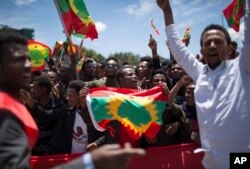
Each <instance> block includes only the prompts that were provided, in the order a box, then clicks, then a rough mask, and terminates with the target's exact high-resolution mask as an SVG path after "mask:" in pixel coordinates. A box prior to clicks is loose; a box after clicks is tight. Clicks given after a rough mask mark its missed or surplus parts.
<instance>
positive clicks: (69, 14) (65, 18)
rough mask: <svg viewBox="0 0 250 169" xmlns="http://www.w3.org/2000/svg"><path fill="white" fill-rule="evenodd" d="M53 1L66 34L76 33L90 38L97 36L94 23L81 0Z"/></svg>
mask: <svg viewBox="0 0 250 169" xmlns="http://www.w3.org/2000/svg"><path fill="white" fill-rule="evenodd" d="M54 2H55V5H56V7H57V11H58V14H59V16H60V19H61V22H62V24H63V27H64V31H65V33H66V34H67V36H70V35H71V34H72V33H76V34H81V35H84V36H85V37H86V38H90V39H91V40H93V39H97V38H98V33H97V30H96V27H95V24H94V22H93V20H92V18H91V17H90V15H89V13H88V11H87V8H86V6H85V4H84V1H83V0H54Z"/></svg>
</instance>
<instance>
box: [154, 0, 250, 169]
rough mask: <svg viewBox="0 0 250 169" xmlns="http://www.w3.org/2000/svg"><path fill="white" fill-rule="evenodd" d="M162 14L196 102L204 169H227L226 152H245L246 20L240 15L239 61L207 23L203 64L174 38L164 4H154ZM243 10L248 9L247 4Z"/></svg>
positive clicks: (248, 144) (249, 70) (226, 39)
mask: <svg viewBox="0 0 250 169" xmlns="http://www.w3.org/2000/svg"><path fill="white" fill-rule="evenodd" d="M157 3H158V6H159V7H160V8H161V9H162V10H163V14H164V18H165V25H166V34H167V38H168V42H169V44H170V48H171V52H172V53H173V55H174V56H175V59H176V61H177V63H178V64H180V65H181V66H182V67H183V69H184V70H185V71H186V72H187V73H188V74H189V76H190V77H191V78H192V79H193V80H194V82H195V83H196V87H195V91H194V94H195V102H196V108H197V116H198V121H199V127H200V138H201V144H202V148H201V149H200V151H204V153H205V154H204V158H203V161H202V163H203V165H204V167H205V168H211V169H216V168H219V169H224V168H229V156H230V153H231V152H250V132H249V127H250V123H249V121H250V113H249V112H250V87H249V86H250V54H249V53H250V33H249V31H248V30H249V29H250V18H249V11H246V16H245V35H244V40H243V42H242V44H243V46H242V49H241V51H240V53H241V56H239V57H238V58H236V59H234V60H225V58H227V56H228V54H229V53H228V52H229V45H230V36H229V34H228V32H227V30H226V29H225V28H224V27H222V26H220V25H215V24H211V25H209V26H207V27H206V28H205V29H204V31H203V32H202V34H201V39H200V44H201V54H202V55H203V57H204V59H205V60H206V63H207V64H206V65H203V64H202V63H200V62H199V61H198V60H196V59H195V56H194V55H192V54H191V53H190V52H189V51H188V50H187V48H186V46H185V45H184V44H183V43H182V42H181V39H180V38H179V37H178V33H177V30H176V26H175V25H174V19H173V14H172V9H171V6H170V3H169V0H157ZM246 9H249V5H248V6H247V8H246Z"/></svg>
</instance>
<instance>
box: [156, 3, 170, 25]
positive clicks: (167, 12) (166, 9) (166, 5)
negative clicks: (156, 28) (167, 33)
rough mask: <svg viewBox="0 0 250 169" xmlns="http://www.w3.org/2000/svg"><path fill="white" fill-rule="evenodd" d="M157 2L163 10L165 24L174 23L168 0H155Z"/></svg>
mask: <svg viewBox="0 0 250 169" xmlns="http://www.w3.org/2000/svg"><path fill="white" fill-rule="evenodd" d="M157 4H158V6H159V7H160V8H161V9H162V11H163V14H164V20H165V25H166V26H168V25H171V24H174V17H173V13H172V8H171V6H170V3H169V0H157Z"/></svg>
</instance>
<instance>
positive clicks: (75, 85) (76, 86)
mask: <svg viewBox="0 0 250 169" xmlns="http://www.w3.org/2000/svg"><path fill="white" fill-rule="evenodd" d="M84 86H85V83H84V81H82V80H72V81H70V82H69V86H68V88H72V89H75V90H76V92H77V93H79V92H80V90H81V89H82V88H83V87H84Z"/></svg>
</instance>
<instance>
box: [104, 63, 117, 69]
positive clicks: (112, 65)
mask: <svg viewBox="0 0 250 169" xmlns="http://www.w3.org/2000/svg"><path fill="white" fill-rule="evenodd" d="M115 67H118V64H115V63H111V64H106V65H105V68H115Z"/></svg>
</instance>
